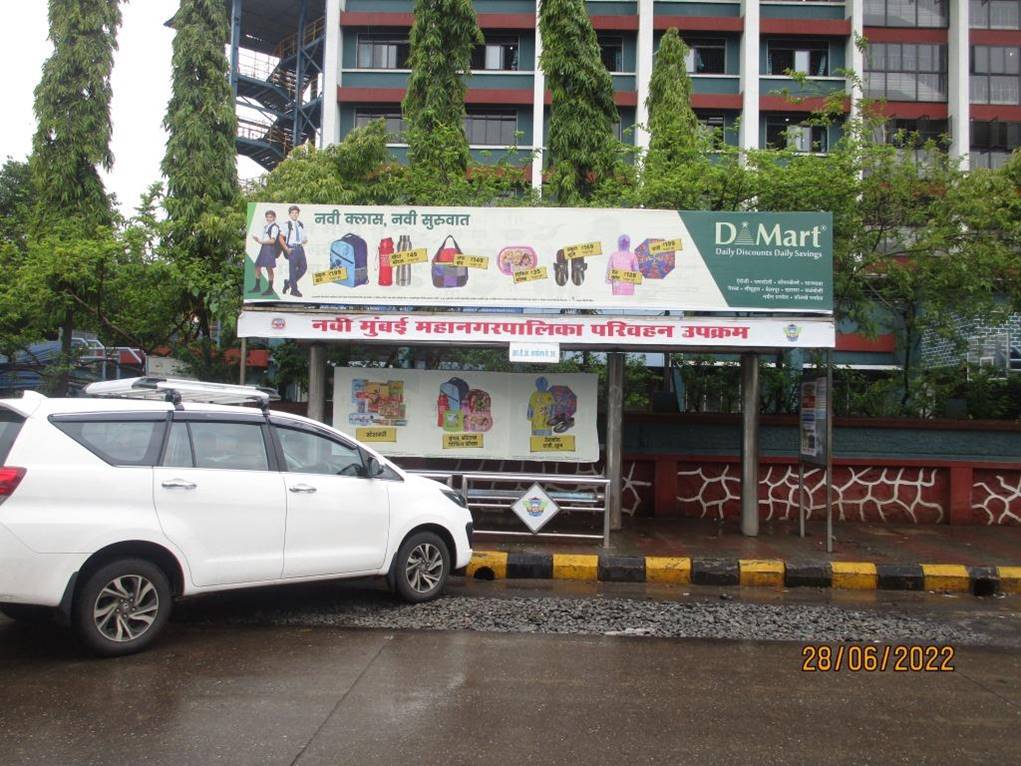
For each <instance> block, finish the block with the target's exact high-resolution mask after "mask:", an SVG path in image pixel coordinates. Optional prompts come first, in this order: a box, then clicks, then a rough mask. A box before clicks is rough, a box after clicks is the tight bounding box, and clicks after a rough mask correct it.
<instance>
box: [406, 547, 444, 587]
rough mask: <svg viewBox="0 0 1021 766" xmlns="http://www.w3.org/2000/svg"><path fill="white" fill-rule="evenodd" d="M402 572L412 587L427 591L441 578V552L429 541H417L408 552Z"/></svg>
mask: <svg viewBox="0 0 1021 766" xmlns="http://www.w3.org/2000/svg"><path fill="white" fill-rule="evenodd" d="M404 574H405V577H407V578H408V585H410V586H411V587H412V589H414V590H415V591H417V592H418V593H428V592H429V591H431V590H432V589H433V588H435V587H436V586H437V585H438V584H439V582H440V580H441V579H442V578H443V554H442V553H440V549H439V548H437V547H436V546H435V545H432V544H431V543H419V544H418V545H416V546H415V547H414V548H413V549H412V551H411V553H410V554H408V563H407V565H406V566H405V567H404Z"/></svg>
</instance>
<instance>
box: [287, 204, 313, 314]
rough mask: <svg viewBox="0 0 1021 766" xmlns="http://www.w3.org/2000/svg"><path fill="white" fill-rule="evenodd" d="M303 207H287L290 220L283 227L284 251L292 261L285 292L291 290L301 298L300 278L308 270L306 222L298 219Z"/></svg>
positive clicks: (290, 261)
mask: <svg viewBox="0 0 1021 766" xmlns="http://www.w3.org/2000/svg"><path fill="white" fill-rule="evenodd" d="M300 213H301V208H299V207H298V206H297V205H291V207H289V208H288V209H287V215H288V221H287V222H286V224H285V225H284V227H283V231H282V236H283V237H284V252H285V253H287V260H288V262H289V263H290V277H289V279H287V281H286V282H284V292H285V293H286V292H287V291H288V290H290V292H291V295H293V296H294V297H295V298H301V297H302V295H301V292H299V290H298V280H299V279H301V278H302V277H303V276H304V275H305V272H306V271H308V261H307V259H306V258H305V245H306V243H308V237H307V236H305V224H303V223H302V222H301V221H299V220H298V215H299V214H300Z"/></svg>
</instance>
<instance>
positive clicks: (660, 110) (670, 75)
mask: <svg viewBox="0 0 1021 766" xmlns="http://www.w3.org/2000/svg"><path fill="white" fill-rule="evenodd" d="M688 53H689V49H688V46H687V45H686V44H685V42H684V40H682V39H681V36H680V34H679V33H678V32H677V30H676V29H675V28H673V27H671V28H670V29H668V30H667V31H666V34H665V35H663V39H662V40H661V41H660V43H659V50H658V51H657V53H656V63H655V66H653V68H652V76H651V77H650V79H649V96H648V98H646V100H645V104H646V106H647V107H648V110H649V151H648V154H647V155H646V161H645V163H646V167H647V168H648V169H649V174H650V175H656V174H657V173H658V172H661V169H667V168H670V167H672V166H674V165H677V164H681V163H687V162H691V161H692V160H694V159H700V158H702V157H704V154H705V150H706V149H707V148H708V142H706V141H705V140H704V132H703V131H702V129H701V126H700V125H699V122H698V118H697V117H696V116H695V110H694V109H692V108H691V93H692V87H691V78H690V77H689V76H688V66H687V57H688Z"/></svg>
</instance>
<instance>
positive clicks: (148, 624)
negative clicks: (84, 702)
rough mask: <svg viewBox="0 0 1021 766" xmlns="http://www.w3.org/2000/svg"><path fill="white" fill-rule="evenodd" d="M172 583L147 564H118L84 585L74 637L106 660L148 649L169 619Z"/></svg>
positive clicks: (130, 561) (76, 610)
mask: <svg viewBox="0 0 1021 766" xmlns="http://www.w3.org/2000/svg"><path fill="white" fill-rule="evenodd" d="M171 599H172V596H171V593H170V583H169V582H168V581H167V576H166V574H164V572H163V570H162V569H160V568H159V567H158V566H156V565H155V564H153V563H152V562H151V561H146V560H145V559H118V560H117V561H112V562H110V563H109V564H105V565H103V566H102V567H100V568H99V569H97V570H96V571H95V572H93V573H92V574H91V575H89V577H88V578H87V579H86V580H85V583H84V584H83V585H82V587H81V590H80V591H79V592H78V597H77V598H76V599H75V606H74V615H73V621H74V627H75V632H76V633H77V634H78V637H79V638H80V639H81V640H82V642H83V643H84V644H85V645H86V646H87V647H88V648H89V649H90V650H92V651H93V652H95V653H96V654H98V655H100V656H103V657H116V656H120V655H124V654H132V653H133V652H139V651H141V650H142V649H144V648H146V647H147V646H148V645H149V644H150V643H151V642H152V641H153V639H155V638H156V636H157V635H159V633H160V631H161V630H162V629H163V626H164V625H165V624H166V622H167V618H169V617H170V609H171Z"/></svg>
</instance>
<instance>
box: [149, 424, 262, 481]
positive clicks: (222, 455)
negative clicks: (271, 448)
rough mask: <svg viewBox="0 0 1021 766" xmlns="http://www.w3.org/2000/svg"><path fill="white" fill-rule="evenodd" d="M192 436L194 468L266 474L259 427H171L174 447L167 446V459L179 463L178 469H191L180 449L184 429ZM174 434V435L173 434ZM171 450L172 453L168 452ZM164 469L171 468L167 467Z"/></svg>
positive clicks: (224, 425)
mask: <svg viewBox="0 0 1021 766" xmlns="http://www.w3.org/2000/svg"><path fill="white" fill-rule="evenodd" d="M178 426H185V427H186V429H187V433H188V434H190V436H191V439H190V441H191V453H192V455H194V465H195V467H196V468H225V469H232V470H235V471H266V470H268V469H269V459H268V457H267V453H266V442H265V440H264V439H263V436H262V426H261V425H260V424H258V423H218V422H215V421H191V422H187V423H174V427H173V429H171V437H172V438H173V437H175V436H176V438H177V440H178V441H177V443H176V444H173V443H172V444H169V445H167V459H168V460H169V459H171V458H172V459H174V460H177V461H179V462H178V463H176V465H177V467H182V466H185V467H186V466H188V465H191V463H190V462H189V456H188V451H187V450H185V448H184V445H183V439H184V436H182V433H184V430H183V429H178ZM175 430H177V433H176V434H175V433H174V431H175ZM171 450H173V451H171ZM164 463H165V464H166V465H174V464H173V463H167V462H166V461H164Z"/></svg>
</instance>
